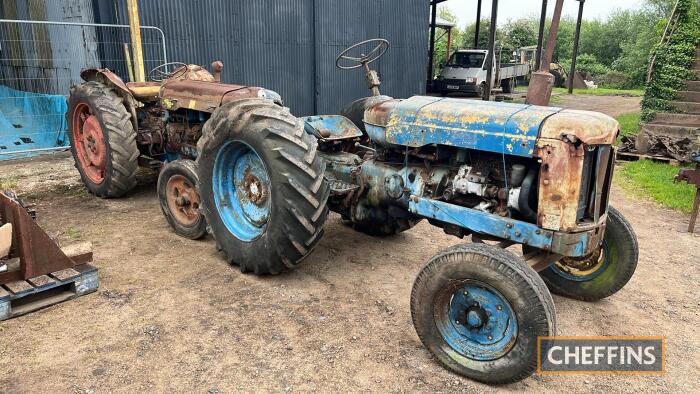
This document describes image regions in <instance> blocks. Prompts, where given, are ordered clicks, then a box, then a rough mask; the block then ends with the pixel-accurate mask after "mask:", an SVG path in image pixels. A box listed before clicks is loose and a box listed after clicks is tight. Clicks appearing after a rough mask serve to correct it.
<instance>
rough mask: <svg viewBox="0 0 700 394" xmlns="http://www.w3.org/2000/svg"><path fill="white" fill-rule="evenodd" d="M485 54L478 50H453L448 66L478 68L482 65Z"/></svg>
mask: <svg viewBox="0 0 700 394" xmlns="http://www.w3.org/2000/svg"><path fill="white" fill-rule="evenodd" d="M485 58H486V55H485V54H483V53H478V52H455V53H454V54H452V57H451V58H450V61H449V63H447V65H448V66H454V67H465V68H480V67H481V66H483V65H484V59H485Z"/></svg>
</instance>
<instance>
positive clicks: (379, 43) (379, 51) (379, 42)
mask: <svg viewBox="0 0 700 394" xmlns="http://www.w3.org/2000/svg"><path fill="white" fill-rule="evenodd" d="M375 44H376V45H375ZM372 45H375V46H374V48H373V49H372V50H371V51H369V52H367V51H366V50H365V49H368V48H371V47H372ZM387 49H389V41H387V40H385V39H383V38H373V39H371V40H366V41H362V42H358V43H357V44H355V45H353V46H351V47H348V48H347V49H345V50H344V51H343V52H341V53H340V55H338V57H337V58H336V59H335V66H336V67H338V68H339V69H341V70H353V69H356V68H360V67H364V65H365V64H370V63H372V62H373V61H375V60H377V59H379V58H380V57H382V55H384V53H386V51H387ZM353 50H355V51H357V52H359V54H358V55H353V56H349V53H350V52H351V51H353ZM343 61H345V62H346V63H345V64H343Z"/></svg>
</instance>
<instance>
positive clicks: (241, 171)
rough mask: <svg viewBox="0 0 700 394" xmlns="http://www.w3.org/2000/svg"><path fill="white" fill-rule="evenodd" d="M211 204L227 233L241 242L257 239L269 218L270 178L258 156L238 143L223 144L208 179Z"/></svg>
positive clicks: (263, 230) (244, 144)
mask: <svg viewBox="0 0 700 394" xmlns="http://www.w3.org/2000/svg"><path fill="white" fill-rule="evenodd" d="M212 183H213V192H214V203H215V205H216V209H217V211H218V214H219V217H220V218H221V221H222V222H223V223H224V225H225V226H226V228H227V229H228V231H230V232H231V234H233V235H234V236H235V237H236V238H238V239H239V240H241V241H245V242H250V241H253V240H255V239H257V238H258V237H260V236H261V235H262V234H263V233H264V232H265V229H266V228H267V222H268V221H269V218H270V200H271V197H272V196H271V195H270V191H271V188H270V185H271V184H270V177H269V175H268V173H267V169H266V168H265V164H264V163H263V161H262V160H261V159H260V156H259V155H258V154H257V152H255V150H254V149H253V148H252V147H250V145H248V144H246V143H244V142H241V141H229V142H227V143H225V144H224V145H223V146H221V148H219V152H218V153H217V155H216V160H215V161H214V172H213V175H212Z"/></svg>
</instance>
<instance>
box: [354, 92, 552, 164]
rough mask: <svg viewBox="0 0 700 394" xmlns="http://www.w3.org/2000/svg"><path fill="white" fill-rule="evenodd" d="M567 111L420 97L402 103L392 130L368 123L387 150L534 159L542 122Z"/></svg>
mask: <svg viewBox="0 0 700 394" xmlns="http://www.w3.org/2000/svg"><path fill="white" fill-rule="evenodd" d="M559 111H561V108H555V107H538V106H532V105H524V104H508V103H498V102H491V101H477V100H460V99H449V98H438V97H427V96H414V97H411V98H409V99H407V100H403V101H401V102H400V103H397V104H396V105H395V106H394V107H393V108H392V109H391V110H390V112H389V114H388V121H387V124H386V125H373V124H366V129H367V132H368V134H369V135H370V137H371V138H372V140H373V141H375V142H377V143H379V144H381V145H401V146H411V147H420V146H425V145H429V144H439V145H447V146H457V147H461V148H470V149H477V150H483V151H489V152H495V153H505V154H509V155H518V156H524V157H532V154H533V151H534V148H535V142H536V140H537V137H538V135H539V130H540V126H541V124H542V122H543V121H544V120H545V119H547V118H548V117H549V116H551V115H554V114H555V113H557V112H559Z"/></svg>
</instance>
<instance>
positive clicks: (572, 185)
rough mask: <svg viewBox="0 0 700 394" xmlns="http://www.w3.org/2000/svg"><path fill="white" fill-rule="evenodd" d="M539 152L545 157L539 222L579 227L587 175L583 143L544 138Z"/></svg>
mask: <svg viewBox="0 0 700 394" xmlns="http://www.w3.org/2000/svg"><path fill="white" fill-rule="evenodd" d="M535 155H536V156H537V157H539V158H540V159H541V160H542V166H541V167H540V181H539V190H540V192H539V205H538V213H537V224H538V225H539V226H541V227H543V228H546V229H548V230H559V231H573V230H576V229H577V228H578V227H577V223H576V212H577V208H578V199H579V193H580V189H581V177H582V174H583V157H584V146H583V144H580V145H578V147H576V146H574V145H572V144H570V143H566V142H564V141H561V140H555V139H540V140H539V141H538V143H537V148H536V150H535Z"/></svg>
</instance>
